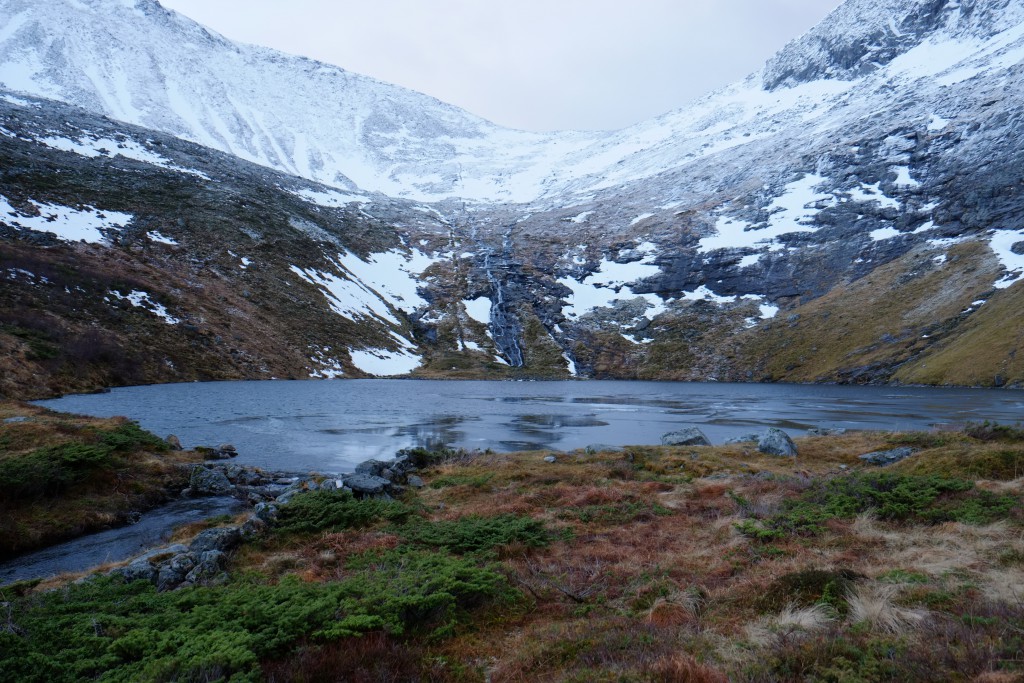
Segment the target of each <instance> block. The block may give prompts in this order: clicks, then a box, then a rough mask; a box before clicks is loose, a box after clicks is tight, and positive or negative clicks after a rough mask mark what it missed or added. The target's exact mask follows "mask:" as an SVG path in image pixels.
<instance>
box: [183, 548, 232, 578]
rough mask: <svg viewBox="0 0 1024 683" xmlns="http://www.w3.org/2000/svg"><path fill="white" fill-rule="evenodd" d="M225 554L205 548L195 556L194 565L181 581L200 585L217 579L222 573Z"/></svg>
mask: <svg viewBox="0 0 1024 683" xmlns="http://www.w3.org/2000/svg"><path fill="white" fill-rule="evenodd" d="M226 559H227V556H226V555H225V554H224V553H223V552H221V551H219V550H207V551H206V552H203V553H200V554H199V556H198V557H197V561H196V564H195V566H194V567H193V568H192V569H191V570H189V572H188V573H187V574H186V575H185V579H184V582H183V583H186V584H190V585H200V584H204V583H208V582H210V581H211V580H215V579H218V578H219V577H220V576H221V575H222V574H223V573H224V564H225V562H226Z"/></svg>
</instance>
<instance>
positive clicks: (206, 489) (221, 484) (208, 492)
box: [188, 465, 234, 496]
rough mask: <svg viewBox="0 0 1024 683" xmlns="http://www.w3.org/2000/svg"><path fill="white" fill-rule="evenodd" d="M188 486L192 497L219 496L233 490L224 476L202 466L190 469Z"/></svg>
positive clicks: (218, 471)
mask: <svg viewBox="0 0 1024 683" xmlns="http://www.w3.org/2000/svg"><path fill="white" fill-rule="evenodd" d="M188 486H189V488H190V489H192V495H195V496H216V495H221V494H224V493H229V492H230V491H231V489H232V488H234V487H233V486H232V484H231V481H230V480H228V478H227V475H226V474H224V473H223V472H221V471H220V470H215V469H210V468H208V467H204V466H203V465H196V466H195V467H193V468H192V476H191V477H189V481H188Z"/></svg>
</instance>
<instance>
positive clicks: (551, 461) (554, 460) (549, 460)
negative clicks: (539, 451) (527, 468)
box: [544, 455, 558, 463]
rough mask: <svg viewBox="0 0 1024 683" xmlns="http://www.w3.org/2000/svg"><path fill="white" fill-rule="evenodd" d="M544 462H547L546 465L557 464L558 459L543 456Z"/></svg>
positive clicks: (551, 456)
mask: <svg viewBox="0 0 1024 683" xmlns="http://www.w3.org/2000/svg"><path fill="white" fill-rule="evenodd" d="M544 462H548V463H553V462H558V458H556V457H555V456H553V455H545V456H544Z"/></svg>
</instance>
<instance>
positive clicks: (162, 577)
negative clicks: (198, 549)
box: [156, 553, 196, 591]
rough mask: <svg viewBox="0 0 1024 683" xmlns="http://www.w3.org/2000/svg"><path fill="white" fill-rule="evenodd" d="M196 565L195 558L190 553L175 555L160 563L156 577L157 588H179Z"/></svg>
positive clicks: (163, 589) (161, 589) (159, 589)
mask: <svg viewBox="0 0 1024 683" xmlns="http://www.w3.org/2000/svg"><path fill="white" fill-rule="evenodd" d="M195 566H196V560H195V558H194V557H193V556H192V555H191V554H189V553H181V554H180V555H175V556H174V557H172V558H171V559H169V560H168V561H167V562H164V563H163V564H161V565H160V567H159V570H158V573H157V577H156V589H157V590H158V591H168V590H171V589H173V588H177V587H178V586H180V585H181V584H182V582H184V581H185V577H186V576H188V573H189V572H190V571H192V570H193V569H194V568H195Z"/></svg>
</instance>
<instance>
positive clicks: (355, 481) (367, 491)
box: [345, 474, 391, 495]
mask: <svg viewBox="0 0 1024 683" xmlns="http://www.w3.org/2000/svg"><path fill="white" fill-rule="evenodd" d="M390 483H391V482H389V481H388V480H387V479H384V478H383V477H376V476H374V475H372V474H352V475H349V476H347V477H345V486H347V487H349V488H350V489H352V491H354V492H355V493H357V494H361V495H375V494H378V493H383V492H384V489H386V488H387V487H388V485H389V484H390Z"/></svg>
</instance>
